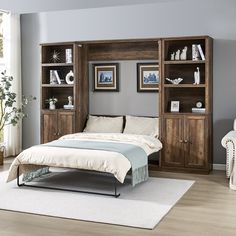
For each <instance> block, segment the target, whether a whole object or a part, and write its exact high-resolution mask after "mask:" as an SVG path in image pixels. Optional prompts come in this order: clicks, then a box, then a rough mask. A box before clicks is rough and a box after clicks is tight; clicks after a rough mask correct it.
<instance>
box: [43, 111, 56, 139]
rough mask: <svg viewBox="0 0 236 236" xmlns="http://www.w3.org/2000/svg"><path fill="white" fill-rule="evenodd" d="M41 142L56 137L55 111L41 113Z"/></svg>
mask: <svg viewBox="0 0 236 236" xmlns="http://www.w3.org/2000/svg"><path fill="white" fill-rule="evenodd" d="M41 129H42V134H43V139H42V140H41V142H42V143H47V142H51V141H53V140H55V139H57V112H56V111H50V112H43V113H42V126H41Z"/></svg>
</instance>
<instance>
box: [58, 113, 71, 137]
mask: <svg viewBox="0 0 236 236" xmlns="http://www.w3.org/2000/svg"><path fill="white" fill-rule="evenodd" d="M57 122H58V138H59V137H61V136H63V135H66V134H73V133H74V132H75V113H74V112H68V111H64V112H63V111H61V112H58V115H57Z"/></svg>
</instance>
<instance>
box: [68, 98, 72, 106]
mask: <svg viewBox="0 0 236 236" xmlns="http://www.w3.org/2000/svg"><path fill="white" fill-rule="evenodd" d="M72 105H73V104H72V96H69V97H68V106H72Z"/></svg>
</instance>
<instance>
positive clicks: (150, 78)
mask: <svg viewBox="0 0 236 236" xmlns="http://www.w3.org/2000/svg"><path fill="white" fill-rule="evenodd" d="M159 82H160V78H159V65H158V64H157V63H137V92H158V91H159Z"/></svg>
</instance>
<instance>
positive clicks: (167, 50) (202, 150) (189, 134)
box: [160, 36, 212, 172]
mask: <svg viewBox="0 0 236 236" xmlns="http://www.w3.org/2000/svg"><path fill="white" fill-rule="evenodd" d="M193 44H197V45H201V48H202V51H203V54H204V56H205V60H202V58H201V57H200V58H199V59H198V60H192V45H193ZM185 46H187V48H188V50H187V58H186V60H173V58H172V60H171V54H172V53H173V52H176V51H177V50H178V49H180V51H181V50H182V49H183V48H184V47H185ZM197 67H198V68H199V70H200V83H199V84H193V83H194V71H196V69H197ZM161 77H162V79H161V97H160V99H161V100H160V101H161V103H160V117H161V139H162V142H163V150H162V153H161V163H162V165H161V166H162V169H165V170H173V169H174V170H182V171H191V172H192V171H197V172H209V171H210V170H211V169H212V39H211V38H210V37H208V36H201V37H180V38H167V39H163V40H162V76H161ZM166 78H169V79H172V80H173V79H177V78H182V79H183V81H182V82H181V83H180V84H172V83H170V82H169V81H167V80H166ZM172 101H178V102H179V104H180V107H179V112H171V102H172ZM197 102H201V103H202V104H203V107H204V108H205V111H204V112H202V113H194V112H192V108H194V107H196V103H197Z"/></svg>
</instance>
